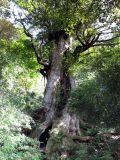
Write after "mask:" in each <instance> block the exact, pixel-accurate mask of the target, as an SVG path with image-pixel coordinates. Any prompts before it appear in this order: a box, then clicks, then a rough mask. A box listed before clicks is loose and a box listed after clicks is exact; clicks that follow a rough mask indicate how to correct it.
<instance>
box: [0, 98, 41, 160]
mask: <svg viewBox="0 0 120 160" xmlns="http://www.w3.org/2000/svg"><path fill="white" fill-rule="evenodd" d="M9 100H10V99H9V98H8V97H7V100H6V104H5V100H4V104H3V102H2V106H0V115H1V116H0V122H1V124H0V148H1V149H0V158H1V160H13V159H16V160H18V159H21V160H27V159H31V160H42V155H41V153H40V151H39V145H38V142H37V140H36V139H32V138H28V137H26V136H25V135H24V134H22V128H23V127H24V128H29V129H31V126H30V124H31V123H34V122H33V120H32V118H31V117H30V116H28V115H27V114H25V113H23V112H22V111H21V110H20V109H19V108H17V107H18V106H17V104H16V106H13V105H11V104H10V103H8V101H9ZM2 101H3V100H2ZM0 104H1V103H0Z"/></svg>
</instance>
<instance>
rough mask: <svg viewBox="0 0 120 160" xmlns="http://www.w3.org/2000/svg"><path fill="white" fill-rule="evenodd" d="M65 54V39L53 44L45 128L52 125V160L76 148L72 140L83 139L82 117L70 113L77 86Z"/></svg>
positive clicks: (48, 78) (46, 100)
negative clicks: (65, 61)
mask: <svg viewBox="0 0 120 160" xmlns="http://www.w3.org/2000/svg"><path fill="white" fill-rule="evenodd" d="M65 52H66V42H65V39H64V36H63V35H61V36H60V37H59V39H58V40H57V41H54V42H53V53H52V56H51V64H50V69H49V72H48V75H47V85H46V89H45V96H44V108H45V118H46V119H45V127H46V128H48V127H49V126H50V125H51V124H52V130H51V134H50V138H49V140H48V143H47V147H46V148H47V153H48V155H49V159H50V160H52V159H53V157H54V158H55V156H56V155H57V157H59V158H58V159H61V158H60V157H61V156H62V154H63V153H66V151H67V150H69V149H68V148H69V147H70V146H71V145H72V146H73V141H72V142H71V137H74V136H80V127H79V117H78V116H77V115H76V114H75V113H70V112H69V106H68V99H69V93H70V91H71V89H72V87H74V85H75V84H74V80H73V79H72V78H71V77H70V75H69V72H68V68H65V67H64V64H63V60H64V59H63V56H64V53H65ZM61 135H62V137H61ZM59 137H61V138H62V139H61V142H60V143H61V145H60V146H59V143H58V141H57V140H58V139H59ZM65 143H66V144H65ZM70 143H71V144H70ZM56 145H57V146H56ZM53 146H54V147H53ZM65 146H66V147H65ZM63 147H65V148H64V151H62V148H63ZM58 154H59V156H58Z"/></svg>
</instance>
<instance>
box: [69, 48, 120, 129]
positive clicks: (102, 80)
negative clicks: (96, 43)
mask: <svg viewBox="0 0 120 160" xmlns="http://www.w3.org/2000/svg"><path fill="white" fill-rule="evenodd" d="M97 52H98V54H96V55H90V56H88V57H87V58H86V59H85V60H84V59H83V64H81V65H80V71H79V72H78V71H77V74H78V78H79V77H80V79H78V80H77V81H78V87H77V88H76V90H75V91H73V92H72V93H71V98H70V100H69V106H70V108H71V109H72V111H75V112H78V111H79V113H80V114H81V116H83V118H84V119H86V120H87V121H89V122H92V123H94V122H96V123H98V122H99V123H100V122H102V123H106V124H107V125H109V126H112V125H113V126H115V125H118V124H119V121H120V119H119V114H120V113H119V110H120V98H119V97H120V58H119V49H118V48H117V47H116V48H114V49H111V48H108V49H106V48H101V49H100V50H98V51H97ZM89 115H91V117H90V116H89Z"/></svg>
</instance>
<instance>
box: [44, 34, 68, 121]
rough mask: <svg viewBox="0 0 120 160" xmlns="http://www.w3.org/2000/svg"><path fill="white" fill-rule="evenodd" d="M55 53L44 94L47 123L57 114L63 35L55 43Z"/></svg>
mask: <svg viewBox="0 0 120 160" xmlns="http://www.w3.org/2000/svg"><path fill="white" fill-rule="evenodd" d="M53 46H54V48H53V53H52V57H51V65H50V71H49V74H48V78H47V85H46V91H45V96H44V107H45V116H46V123H47V124H49V123H51V121H52V120H53V119H54V116H55V110H56V108H55V105H56V94H57V87H58V84H59V83H60V74H61V67H62V55H63V53H64V52H65V50H66V48H65V40H64V38H63V37H62V36H61V37H60V38H59V41H58V42H54V44H53Z"/></svg>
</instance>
